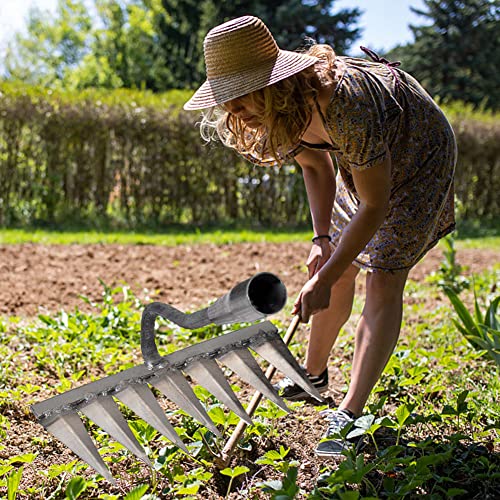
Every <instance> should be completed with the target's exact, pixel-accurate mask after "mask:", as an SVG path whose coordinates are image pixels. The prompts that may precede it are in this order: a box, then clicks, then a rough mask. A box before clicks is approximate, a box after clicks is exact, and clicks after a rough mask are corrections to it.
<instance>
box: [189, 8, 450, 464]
mask: <svg viewBox="0 0 500 500" xmlns="http://www.w3.org/2000/svg"><path fill="white" fill-rule="evenodd" d="M204 50H205V63H206V68H207V81H206V82H205V83H204V84H203V85H202V86H201V87H200V88H199V89H198V91H197V92H196V93H195V94H194V95H193V97H192V98H191V99H190V100H189V101H188V102H187V103H186V105H185V109H208V111H205V114H204V117H203V120H202V124H201V132H202V135H203V136H204V137H205V138H207V139H210V138H211V137H213V136H214V131H216V134H217V135H218V136H219V137H220V139H221V140H222V142H223V143H224V144H226V145H227V146H229V147H231V148H234V149H235V150H236V151H238V152H239V153H240V154H242V155H244V156H245V157H246V158H248V159H250V160H251V161H253V162H254V163H257V164H259V165H281V164H283V163H284V162H286V161H289V160H290V159H291V158H292V157H294V159H295V160H296V161H297V163H298V164H299V165H300V166H301V168H302V172H303V177H304V182H305V186H306V190H307V196H308V200H309V204H310V209H311V215H312V222H313V230H314V237H313V238H312V242H313V245H312V248H311V251H310V255H309V258H308V260H307V267H308V270H309V280H308V281H307V283H306V284H305V285H304V287H303V288H302V290H301V292H300V294H299V296H298V298H297V300H296V302H295V305H294V308H293V314H300V316H301V320H302V321H304V322H308V321H309V318H310V317H311V316H312V324H311V333H310V339H309V345H308V350H307V357H306V363H305V370H306V372H307V374H308V376H309V377H310V379H311V381H312V382H313V383H314V384H315V386H316V387H317V388H318V390H320V391H324V390H326V389H327V387H328V369H327V362H328V357H329V354H330V351H331V349H332V347H333V344H334V343H335V340H336V338H337V335H338V333H339V330H340V328H341V327H342V326H343V325H344V323H345V322H346V321H347V319H348V318H349V316H350V313H351V309H352V303H353V297H354V282H355V278H356V276H357V274H358V272H359V270H360V268H361V269H364V270H366V271H367V274H366V301H365V305H364V308H363V312H362V314H361V318H360V320H359V323H358V326H357V330H356V338H355V351H354V358H353V362H352V373H351V380H350V385H349V389H348V391H347V394H346V396H345V398H344V399H343V401H342V402H341V403H340V405H339V407H338V409H337V410H335V411H329V412H328V415H327V418H328V420H329V425H328V430H327V432H326V436H325V437H327V438H328V437H329V436H332V435H335V436H337V437H338V432H339V431H340V430H341V429H342V428H344V427H345V426H346V425H348V424H349V423H351V422H352V421H353V420H354V419H355V418H357V417H358V416H360V415H361V413H362V411H363V408H364V405H365V403H366V401H367V399H368V397H369V394H370V392H371V390H372V389H373V387H374V386H375V384H376V383H377V381H378V379H379V377H380V375H381V373H382V371H383V369H384V367H385V365H386V363H387V361H388V359H389V357H390V356H391V353H392V352H393V349H394V347H395V345H396V341H397V339H398V336H399V331H400V327H401V320H402V301H403V290H404V286H405V282H406V278H407V276H408V272H409V270H410V269H411V268H412V267H413V266H414V265H415V264H416V263H417V262H418V261H419V260H420V259H421V258H422V257H423V255H424V254H425V253H426V252H427V251H428V250H429V249H430V248H431V247H432V246H434V245H435V244H436V243H437V241H438V240H439V239H440V238H442V237H443V236H444V235H446V234H447V233H449V232H451V231H452V230H453V229H454V212H453V188H452V184H453V173H454V167H455V161H456V143H455V138H454V135H453V131H452V129H451V127H450V125H449V123H448V122H447V120H446V118H445V117H444V115H443V113H442V112H441V111H440V109H439V108H438V106H437V105H436V104H435V103H434V102H433V101H432V99H431V98H430V97H429V95H428V94H427V93H426V92H425V91H424V90H423V89H422V87H421V86H420V85H419V84H418V82H417V81H416V80H415V79H414V78H412V77H411V76H410V75H408V74H406V73H404V72H403V71H401V70H399V69H397V67H396V66H397V65H398V64H399V63H389V62H388V61H386V60H385V59H379V58H378V57H377V56H376V54H374V53H372V52H371V51H369V50H368V49H364V50H365V51H366V52H368V53H369V55H370V56H371V57H372V59H374V62H368V61H365V60H362V59H355V58H348V57H337V56H336V55H335V52H334V51H333V49H332V48H330V47H328V46H324V45H313V46H312V47H311V48H310V49H309V51H308V52H307V54H304V53H300V54H299V53H293V52H287V51H284V50H280V49H279V48H278V46H277V44H276V42H275V41H274V39H273V37H272V35H271V33H270V32H269V30H268V29H267V28H266V26H265V25H264V24H263V23H262V21H261V20H260V19H258V18H255V17H252V16H245V17H241V18H238V19H234V20H232V21H229V22H227V23H224V24H222V25H220V26H217V27H215V28H214V29H212V30H211V31H210V32H209V33H208V34H207V36H206V38H205V44H204ZM332 156H333V158H332ZM334 160H335V161H334ZM335 165H336V167H337V170H338V174H337V176H335V169H334V166H335ZM282 389H283V395H284V397H287V398H289V399H301V398H303V397H305V394H304V393H303V392H302V391H301V389H300V388H298V387H296V386H295V385H293V384H292V383H285V384H284V386H283V387H282ZM345 444H346V443H345V441H343V440H338V439H327V440H322V441H321V442H320V443H319V445H318V447H317V449H316V454H317V455H320V456H330V455H336V454H339V453H341V451H342V449H343V448H344V446H345Z"/></svg>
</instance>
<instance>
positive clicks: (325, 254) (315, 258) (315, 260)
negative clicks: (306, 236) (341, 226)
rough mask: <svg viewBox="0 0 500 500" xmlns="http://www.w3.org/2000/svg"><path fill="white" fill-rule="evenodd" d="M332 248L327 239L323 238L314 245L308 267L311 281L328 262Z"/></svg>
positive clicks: (307, 263)
mask: <svg viewBox="0 0 500 500" xmlns="http://www.w3.org/2000/svg"><path fill="white" fill-rule="evenodd" d="M331 254H332V247H331V245H330V242H329V241H328V239H327V238H321V239H319V240H317V241H315V242H314V243H313V246H312V248H311V251H310V252H309V257H308V259H307V262H306V265H307V270H308V273H309V279H311V278H312V277H313V276H314V275H315V274H316V273H317V272H318V271H319V270H320V269H321V268H322V267H323V266H324V265H325V263H326V262H327V261H328V259H329V258H330V255H331Z"/></svg>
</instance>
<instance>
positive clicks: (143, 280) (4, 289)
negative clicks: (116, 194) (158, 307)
mask: <svg viewBox="0 0 500 500" xmlns="http://www.w3.org/2000/svg"><path fill="white" fill-rule="evenodd" d="M309 248H310V246H309V244H308V243H307V242H304V243H291V244H269V243H257V244H256V243H248V244H234V245H222V246H215V245H198V246H187V245H182V246H177V247H162V246H152V245H134V246H132V245H130V246H124V245H39V244H23V245H3V246H0V283H1V287H0V314H2V315H9V316H10V315H17V316H23V317H26V316H34V315H36V314H37V313H39V312H54V311H58V310H60V309H66V310H69V309H72V308H73V307H74V306H75V305H77V306H78V307H82V306H84V303H83V301H82V300H81V298H80V297H79V296H80V295H85V296H87V297H89V298H90V299H92V300H98V299H99V298H100V296H101V293H102V290H103V288H102V285H101V284H100V282H99V278H100V279H102V280H103V281H104V282H105V283H106V284H107V285H109V286H116V285H119V284H122V283H127V284H128V285H129V286H130V287H131V289H132V291H133V292H134V293H136V294H137V295H138V296H139V297H144V296H145V292H144V290H145V289H147V290H149V293H151V292H153V291H158V295H154V299H155V300H160V301H162V302H167V303H169V304H172V305H175V306H176V307H180V308H184V309H188V308H189V309H190V310H194V309H195V308H199V307H201V306H205V305H206V304H207V303H208V302H209V301H210V300H212V299H215V298H218V297H219V296H220V295H223V294H224V293H226V292H227V291H229V290H230V289H231V288H232V287H233V286H234V285H235V284H236V283H238V282H240V281H243V280H245V279H246V278H248V277H250V276H252V275H253V274H255V273H256V272H259V271H269V272H272V273H274V274H276V275H278V276H279V277H280V278H281V279H282V281H283V282H284V283H285V285H286V287H287V290H288V293H289V296H290V297H294V296H296V294H297V293H298V292H299V290H300V288H301V286H302V285H303V284H304V282H305V280H306V274H305V266H304V263H305V260H306V258H307V255H308V252H309ZM441 259H442V253H441V251H440V250H439V249H433V250H432V251H431V252H430V253H429V254H428V255H427V256H426V257H425V259H424V260H423V261H422V262H420V263H419V264H418V265H417V266H416V267H415V268H414V269H413V270H412V272H411V274H410V278H412V279H414V280H417V281H419V280H422V279H423V278H424V277H425V275H427V274H428V273H430V272H432V271H435V270H437V269H438V268H439V263H440V261H441ZM457 260H458V261H459V262H460V264H462V265H464V266H467V268H468V271H467V273H472V272H479V271H481V270H483V269H486V268H487V267H489V266H491V265H492V263H493V262H497V261H498V252H496V251H494V250H461V251H459V252H457ZM359 281H360V283H359V285H358V286H359V287H362V283H361V282H362V280H359Z"/></svg>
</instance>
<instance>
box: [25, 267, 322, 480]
mask: <svg viewBox="0 0 500 500" xmlns="http://www.w3.org/2000/svg"><path fill="white" fill-rule="evenodd" d="M286 297H287V295H286V288H285V286H284V285H283V283H282V282H281V281H280V279H279V278H277V277H276V276H275V275H273V274H271V273H258V274H256V275H255V276H253V277H252V278H249V279H247V280H246V281H243V282H241V283H239V284H238V285H236V286H235V287H234V288H233V289H232V290H231V291H230V292H229V293H227V294H226V295H224V296H223V297H221V298H220V299H218V300H217V301H216V302H214V303H213V304H212V305H210V306H209V307H207V308H205V309H202V310H200V311H196V312H194V313H192V314H185V313H183V312H181V311H179V310H178V309H176V308H174V307H172V306H170V305H168V304H164V303H161V302H153V303H151V304H148V305H147V306H146V307H145V309H144V311H143V314H142V319H141V351H142V355H143V358H144V364H142V365H139V366H134V367H132V368H129V369H127V370H124V371H121V372H119V373H116V374H114V375H111V376H108V377H105V378H102V379H99V380H96V381H94V382H91V383H88V384H85V385H83V386H81V387H78V388H75V389H72V390H70V391H67V392H65V393H62V394H59V395H57V396H54V397H52V398H50V399H47V400H45V401H41V402H39V403H36V404H34V405H33V406H31V410H32V412H33V413H34V415H35V417H36V418H37V419H38V422H39V423H40V424H41V425H42V426H43V427H44V428H45V429H46V430H47V431H49V432H50V433H51V434H53V435H54V436H55V437H56V438H58V439H59V440H60V441H62V442H63V443H64V444H65V445H66V446H67V447H68V448H70V449H71V450H72V451H73V452H74V453H75V454H76V455H78V456H79V457H80V458H81V459H82V460H84V461H85V462H87V463H88V464H89V465H90V466H91V467H92V468H94V469H95V470H96V471H97V472H98V473H99V474H101V475H102V476H103V477H105V478H106V479H107V480H108V481H110V482H111V483H113V484H114V483H115V481H114V479H113V476H112V475H111V473H110V471H109V470H108V468H107V466H106V465H105V463H104V461H103V459H102V458H101V456H100V454H99V452H98V450H97V448H96V447H95V445H94V443H93V441H92V439H91V437H90V436H89V434H88V433H87V431H86V428H85V425H84V423H83V421H82V420H81V418H80V416H79V413H81V414H83V415H85V416H86V417H88V418H89V419H90V420H92V421H93V422H94V423H95V424H97V425H98V426H99V427H101V428H102V429H104V430H105V431H106V432H107V433H108V434H109V435H110V436H112V437H113V438H114V439H115V440H116V441H118V442H119V443H121V444H122V445H123V446H125V448H127V449H128V450H129V451H131V452H132V453H133V454H134V455H136V456H137V457H138V458H139V459H140V460H142V461H143V462H145V463H146V464H147V465H149V466H152V464H151V463H150V461H149V459H148V457H147V455H146V453H145V451H144V449H143V448H142V447H141V445H140V444H139V443H138V442H137V440H136V438H135V437H134V435H133V433H132V431H131V429H130V427H129V426H128V424H127V422H126V420H125V418H124V417H123V415H122V413H121V411H120V409H119V408H118V406H117V404H116V402H115V398H116V399H117V400H119V401H121V402H122V403H124V404H125V405H126V406H128V407H129V408H130V409H131V410H133V411H134V412H135V413H136V414H137V415H138V416H139V417H140V418H142V419H143V420H144V421H145V422H147V423H148V424H150V425H151V426H152V427H154V428H155V429H156V430H157V431H158V432H160V433H161V434H162V435H164V436H165V437H166V438H167V439H169V440H170V441H172V442H173V443H174V444H175V445H176V446H178V447H179V448H180V449H182V450H183V451H184V452H186V453H189V452H188V450H187V448H186V446H185V445H184V443H183V442H182V440H181V439H180V438H179V436H178V435H177V433H176V432H175V429H174V428H173V426H172V424H171V423H170V422H169V421H168V419H167V417H166V414H165V412H164V411H163V410H162V408H161V407H160V405H159V403H158V402H157V400H156V398H155V396H154V395H153V392H152V391H151V389H150V386H152V387H154V388H156V389H158V390H159V391H160V392H161V393H162V394H163V395H165V396H166V397H167V398H168V399H169V400H170V401H172V402H173V403H175V404H176V405H177V406H178V407H179V408H181V409H182V410H184V411H185V412H186V413H188V414H189V415H190V416H192V417H193V418H194V419H196V420H198V421H199V422H200V423H201V424H202V425H204V426H205V427H206V428H207V429H209V430H210V431H212V432H213V433H214V434H216V435H217V436H220V433H219V431H218V429H217V427H216V426H215V425H214V423H213V422H212V420H211V419H210V417H209V415H208V413H207V411H206V410H205V408H204V407H203V405H202V404H201V402H200V401H199V400H198V399H197V397H196V395H195V393H194V392H193V389H192V387H191V384H190V383H189V382H188V380H187V379H186V375H187V376H189V377H192V378H193V379H195V380H196V381H197V382H198V383H199V384H200V385H202V386H203V387H205V388H206V389H207V390H208V391H209V392H211V393H212V394H213V395H214V396H215V397H216V398H217V399H218V400H219V401H221V402H222V403H223V404H224V405H225V406H226V407H227V408H229V409H230V410H232V411H233V412H234V413H235V414H236V415H237V416H238V417H240V419H241V420H242V421H244V422H245V423H247V424H251V423H252V421H251V419H250V416H249V415H248V413H247V412H246V411H245V409H244V408H243V406H242V405H241V403H240V401H239V400H238V398H237V397H236V395H235V394H234V392H233V391H232V389H231V387H230V385H229V383H228V382H227V380H226V378H225V376H224V373H223V371H222V370H221V368H220V367H219V364H218V363H217V361H218V362H220V363H222V364H223V365H225V366H227V367H228V368H229V369H230V370H231V371H233V372H234V373H236V374H237V375H238V376H239V377H240V378H241V379H242V380H244V381H245V382H247V383H248V384H250V385H251V386H253V387H254V388H255V389H257V390H258V391H259V393H262V394H263V395H264V396H265V397H267V398H268V399H270V400H271V401H273V402H274V403H276V404H277V405H278V406H279V407H281V408H283V409H284V410H286V411H289V410H288V408H287V406H286V405H285V403H284V402H283V400H282V399H281V398H280V397H279V396H278V394H277V393H276V391H275V390H274V388H273V387H272V385H271V383H270V381H269V380H268V378H267V377H266V376H265V375H264V373H263V372H262V370H261V368H260V366H259V365H258V363H257V361H256V359H255V357H254V356H253V355H252V353H251V352H250V350H252V351H254V352H255V353H257V354H258V355H259V356H260V357H262V358H263V359H264V360H266V361H268V362H269V363H270V365H272V366H274V367H276V368H277V369H278V370H280V371H281V372H283V373H284V374H285V375H286V376H288V377H289V378H290V379H291V380H293V381H294V382H295V383H297V384H298V385H299V386H301V387H302V388H303V389H304V390H306V391H307V392H308V393H309V394H310V395H311V396H313V397H314V398H316V399H318V400H319V401H322V399H321V396H320V394H319V393H318V391H317V390H316V389H315V388H314V387H313V386H312V385H311V383H310V382H309V380H308V379H307V378H306V377H305V376H304V373H303V371H302V370H301V368H300V366H299V365H298V364H297V362H296V360H295V358H294V357H293V356H292V354H291V353H290V351H289V350H288V348H287V346H286V345H285V343H284V342H283V340H282V339H281V337H280V336H279V334H278V330H277V328H276V327H275V326H274V325H273V324H272V323H270V322H269V321H263V322H260V323H257V324H255V325H252V326H249V327H247V328H243V329H240V330H236V331H232V332H230V333H227V334H225V335H221V336H219V337H215V338H212V339H210V340H206V341H203V342H200V343H198V344H195V345H192V346H189V347H187V348H184V349H182V350H180V351H176V352H173V353H171V354H168V355H167V356H161V355H160V354H159V352H158V349H157V347H156V343H155V320H156V318H157V317H158V316H161V317H162V318H165V319H167V320H170V321H172V322H173V323H175V324H177V325H179V326H181V327H183V328H188V329H196V328H201V327H203V326H206V325H209V324H217V325H222V324H231V323H241V322H254V321H257V320H260V319H263V318H265V317H266V316H267V315H270V314H274V313H276V312H278V311H279V310H281V309H282V307H283V306H284V305H285V302H286ZM216 360H217V361H216Z"/></svg>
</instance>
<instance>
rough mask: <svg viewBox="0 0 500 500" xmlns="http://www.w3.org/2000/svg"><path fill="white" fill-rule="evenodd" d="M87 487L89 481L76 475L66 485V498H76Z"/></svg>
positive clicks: (73, 499) (74, 499)
mask: <svg viewBox="0 0 500 500" xmlns="http://www.w3.org/2000/svg"><path fill="white" fill-rule="evenodd" d="M86 489H87V481H86V480H85V479H84V478H83V477H81V476H77V477H74V478H72V479H71V481H70V482H69V483H68V485H67V486H66V492H65V495H66V498H68V499H69V500H76V499H77V498H78V497H79V496H80V495H81V494H82V493H83V492H84V491H85V490H86Z"/></svg>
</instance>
